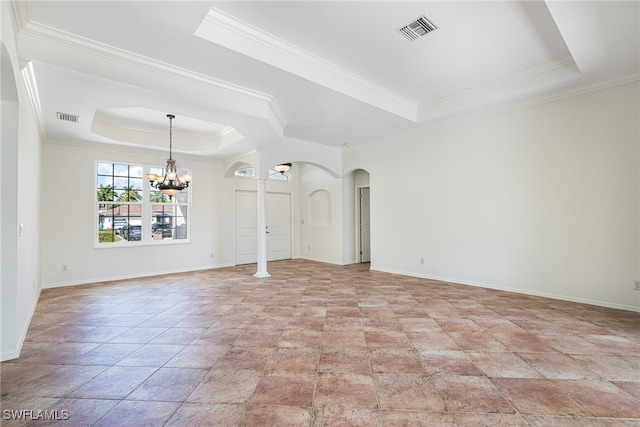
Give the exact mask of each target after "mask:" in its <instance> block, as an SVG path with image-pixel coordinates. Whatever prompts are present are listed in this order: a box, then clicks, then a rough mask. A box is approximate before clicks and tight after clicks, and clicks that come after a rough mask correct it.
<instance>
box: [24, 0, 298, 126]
mask: <svg viewBox="0 0 640 427" xmlns="http://www.w3.org/2000/svg"><path fill="white" fill-rule="evenodd" d="M14 3H18V4H21V3H22V2H19V1H14ZM26 13H27V11H26V7H20V12H17V13H16V15H17V19H19V24H18V28H19V32H20V33H22V34H24V35H28V36H32V37H36V38H39V39H41V40H45V41H47V42H51V43H55V44H58V45H61V46H65V47H68V48H70V49H73V50H77V51H81V52H85V53H88V54H90V55H94V56H98V57H102V58H105V59H107V60H110V61H115V62H118V63H122V64H126V65H129V66H133V67H137V68H140V69H143V70H146V71H151V72H154V73H158V74H162V75H165V76H168V77H171V78H174V79H179V80H183V81H186V82H188V83H191V84H194V85H197V86H202V87H206V88H209V89H213V90H216V91H220V92H224V93H227V94H230V95H232V96H235V97H238V98H242V99H246V100H249V101H251V102H257V103H260V104H263V105H265V106H266V107H267V109H266V110H267V111H268V112H269V113H270V116H271V117H267V119H269V121H270V122H272V123H275V124H277V126H278V127H279V128H280V129H279V130H278V131H279V132H280V133H282V129H283V128H284V127H286V125H287V120H286V118H285V115H284V113H283V112H282V110H281V109H280V107H279V105H278V104H277V102H276V101H275V99H274V98H273V96H271V95H268V94H265V93H261V92H258V91H254V90H251V89H248V88H245V87H242V86H239V85H235V84H232V83H229V82H225V81H223V80H220V79H216V78H213V77H210V76H207V75H205V74H201V73H197V72H194V71H190V70H187V69H184V68H180V67H176V66H174V65H171V64H167V63H165V62H162V61H158V60H155V59H152V58H149V57H145V56H142V55H138V54H135V53H132V52H129V51H126V50H123V49H120V48H117V47H114V46H111V45H107V44H105V43H101V42H97V41H95V40H90V39H87V38H85V37H82V36H78V35H76V34H72V33H69V32H66V31H62V30H59V29H56V28H53V27H50V26H48V25H44V24H41V23H38V22H35V21H30V20H29V19H28V17H27V16H25V15H26Z"/></svg>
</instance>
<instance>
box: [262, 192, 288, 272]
mask: <svg viewBox="0 0 640 427" xmlns="http://www.w3.org/2000/svg"><path fill="white" fill-rule="evenodd" d="M267 232H268V233H269V234H267V260H268V261H275V260H279V259H290V258H291V200H290V196H289V194H284V193H267Z"/></svg>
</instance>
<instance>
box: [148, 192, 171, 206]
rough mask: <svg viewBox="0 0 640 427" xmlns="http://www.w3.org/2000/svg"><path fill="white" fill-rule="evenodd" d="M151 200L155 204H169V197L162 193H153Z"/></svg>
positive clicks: (151, 193)
mask: <svg viewBox="0 0 640 427" xmlns="http://www.w3.org/2000/svg"><path fill="white" fill-rule="evenodd" d="M150 200H151V202H153V203H169V196H167V195H166V194H162V192H160V191H151V192H150Z"/></svg>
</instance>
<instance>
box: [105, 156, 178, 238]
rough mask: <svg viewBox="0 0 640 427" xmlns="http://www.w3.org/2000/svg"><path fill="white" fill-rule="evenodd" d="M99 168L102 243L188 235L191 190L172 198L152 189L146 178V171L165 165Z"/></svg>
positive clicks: (161, 170) (154, 170)
mask: <svg viewBox="0 0 640 427" xmlns="http://www.w3.org/2000/svg"><path fill="white" fill-rule="evenodd" d="M96 169H97V174H96V177H97V179H96V185H97V192H96V194H97V198H96V200H97V212H98V223H97V239H96V240H97V243H98V245H99V246H109V247H110V246H126V245H132V244H152V243H156V242H158V241H180V240H182V241H186V240H187V239H188V238H189V231H188V222H189V217H188V212H189V189H186V190H183V191H182V192H180V193H179V194H178V195H176V196H174V197H173V198H172V199H169V196H166V195H164V194H162V193H161V192H160V191H156V190H153V189H152V188H150V185H149V183H148V181H147V179H146V172H150V173H156V174H162V173H163V169H162V168H157V167H151V168H149V169H148V171H145V167H143V166H140V165H128V164H120V163H108V162H97V168H96ZM178 173H179V174H183V173H189V171H187V170H179V171H178Z"/></svg>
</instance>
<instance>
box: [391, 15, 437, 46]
mask: <svg viewBox="0 0 640 427" xmlns="http://www.w3.org/2000/svg"><path fill="white" fill-rule="evenodd" d="M437 29H438V26H437V25H436V24H435V22H433V21H432V20H431V19H430V18H429V17H427V15H422V16H420V17H418V18H416V19H414V20H413V21H411V22H409V23H408V24H407V25H405V26H404V27H400V28H398V32H399V33H400V34H402V35H403V36H405V37H406V38H407V39H408V40H409V41H414V40H418V39H419V38H420V37H424V36H426V35H427V34H429V33H430V32H431V31H434V30H437Z"/></svg>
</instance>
